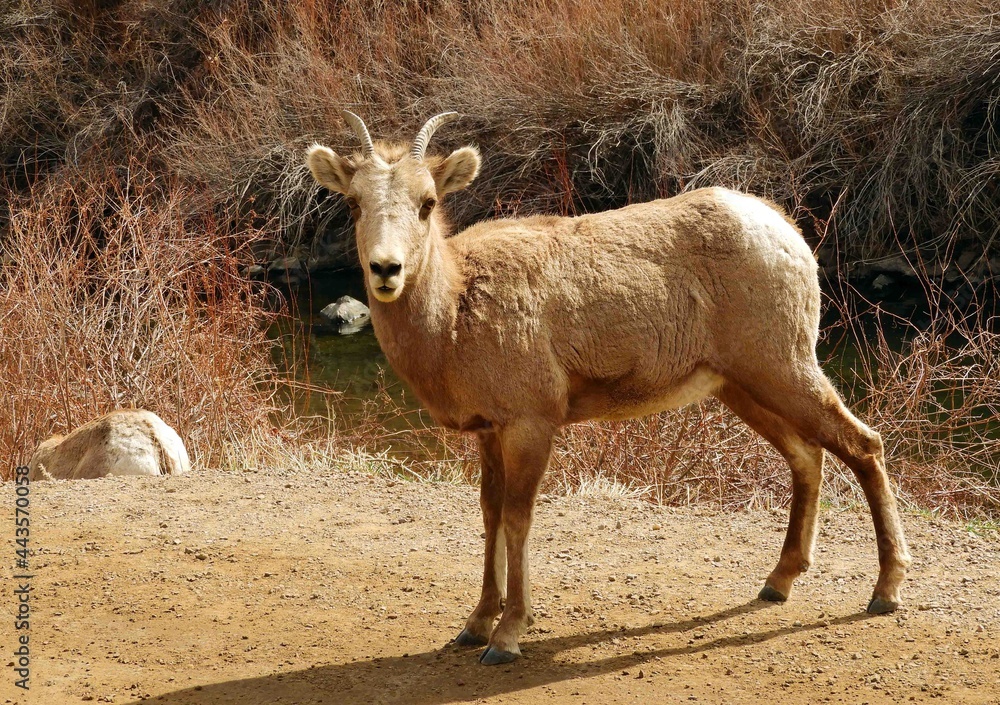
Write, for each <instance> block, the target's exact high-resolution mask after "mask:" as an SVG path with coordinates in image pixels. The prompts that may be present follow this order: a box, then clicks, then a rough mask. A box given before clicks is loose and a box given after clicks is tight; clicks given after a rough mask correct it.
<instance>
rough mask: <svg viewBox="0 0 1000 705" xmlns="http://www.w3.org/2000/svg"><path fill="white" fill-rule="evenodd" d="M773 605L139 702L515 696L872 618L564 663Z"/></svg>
mask: <svg viewBox="0 0 1000 705" xmlns="http://www.w3.org/2000/svg"><path fill="white" fill-rule="evenodd" d="M771 604H773V603H765V602H761V601H758V600H753V601H751V602H748V603H746V604H744V605H739V606H737V607H732V608H730V609H727V610H723V611H721V612H716V613H715V614H711V615H707V616H699V617H696V618H693V619H688V620H683V621H679V622H667V623H655V624H650V625H647V626H644V627H637V628H634V629H616V630H601V631H594V632H589V633H586V634H577V635H573V636H565V637H554V638H550V639H539V640H526V641H523V642H522V650H523V651H524V653H525V655H526V657H527V658H524V659H521V660H519V661H516V662H514V663H513V664H508V665H506V666H494V667H486V666H481V665H480V664H479V663H478V662H477V659H476V656H477V655H478V653H479V651H480V650H479V649H459V648H457V647H455V646H451V645H448V646H445V647H443V648H441V649H436V650H434V651H428V652H425V653H421V654H412V655H409V656H393V657H385V658H377V659H370V660H365V661H354V662H351V663H341V664H335V665H329V666H317V667H314V668H309V669H305V670H301V671H292V672H286V673H276V674H273V675H268V676H261V677H258V678H246V679H241V680H234V681H227V682H224V683H214V684H210V685H206V686H198V687H194V688H186V689H183V690H177V691H174V692H172V693H166V694H163V695H160V696H156V697H154V698H150V699H144V700H140V701H136V702H137V703H168V704H170V703H178V704H179V703H184V704H185V705H190V704H192V703H193V704H195V705H208V704H209V703H212V704H213V705H218V704H220V703H234V704H235V703H239V704H240V705H264V704H266V705H274V704H277V703H302V704H304V703H330V704H331V705H332V704H334V703H337V704H339V703H355V702H357V703H385V704H394V703H400V704H403V703H405V704H406V705H442V704H443V703H450V702H462V701H471V700H476V699H479V698H488V697H492V696H496V695H504V694H507V693H515V692H518V691H521V690H526V689H529V688H535V687H538V686H543V685H549V684H552V683H558V682H561V681H567V680H572V679H576V678H591V677H594V676H600V675H605V674H610V673H616V672H619V671H622V670H630V669H633V668H636V667H639V666H642V665H643V664H645V663H647V662H648V661H651V660H653V659H654V658H656V657H659V658H660V659H666V658H670V657H683V656H690V655H693V654H698V653H703V652H711V651H713V650H716V649H722V648H727V647H732V646H749V645H753V644H760V643H763V642H766V641H769V640H771V639H774V638H777V637H782V636H786V635H789V634H795V633H797V632H807V631H810V630H813V629H818V628H821V627H827V626H833V625H843V624H850V623H852V622H857V621H860V620H863V619H867V618H869V615H867V614H865V613H863V612H860V613H855V614H850V615H845V616H842V617H838V618H835V619H829V620H823V621H822V622H811V623H808V624H802V625H800V626H789V627H781V628H778V629H771V630H767V631H762V632H756V633H753V632H751V633H742V632H741V633H740V634H738V635H737V634H732V635H729V636H723V637H720V638H717V639H705V641H701V642H699V643H696V644H692V643H689V644H688V645H687V646H683V647H672V648H662V649H650V650H646V651H634V652H633V653H630V654H621V655H616V656H613V657H609V658H603V659H598V660H587V659H580V658H579V655H577V657H576V658H573V659H572V660H561V659H560V658H558V657H559V656H560V655H561V654H565V653H566V652H568V651H572V650H574V649H580V648H583V647H591V646H595V645H597V644H600V643H602V642H605V641H608V640H610V639H612V638H618V639H628V638H632V637H642V636H647V635H652V636H655V635H665V634H675V633H679V632H685V631H691V630H695V629H699V628H704V627H705V626H707V625H710V624H714V623H719V622H724V621H726V620H729V619H732V618H734V617H739V616H741V615H746V614H750V613H752V612H756V611H758V610H761V609H766V608H767V607H768V606H769V605H771Z"/></svg>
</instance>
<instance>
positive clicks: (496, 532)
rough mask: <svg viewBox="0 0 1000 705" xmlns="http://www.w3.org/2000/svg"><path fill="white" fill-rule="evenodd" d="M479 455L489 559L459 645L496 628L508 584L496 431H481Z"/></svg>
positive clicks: (477, 641) (481, 640) (478, 642)
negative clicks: (479, 590) (495, 624)
mask: <svg viewBox="0 0 1000 705" xmlns="http://www.w3.org/2000/svg"><path fill="white" fill-rule="evenodd" d="M477 436H478V438H479V459H480V464H481V466H482V478H481V480H480V483H479V505H480V507H482V510H483V526H484V527H485V529H486V559H485V561H484V567H483V592H482V595H481V596H480V598H479V604H478V605H476V609H474V610H473V611H472V614H471V615H470V616H469V619H468V621H467V622H466V623H465V629H463V630H462V633H461V634H459V635H458V636H457V637H456V638H455V643H456V644H458V645H459V646H483V645H484V644H486V642H487V641H489V638H490V632H491V631H493V620H494V619H496V616H497V615H498V614H500V610H501V600H503V596H504V590H505V589H506V586H507V554H506V551H505V545H504V544H505V542H504V532H503V526H501V523H500V522H501V514H502V511H503V493H504V466H503V453H502V451H501V448H500V439H499V438H497V434H496V433H494V432H492V431H489V432H486V431H480V432H479V433H478V434H477Z"/></svg>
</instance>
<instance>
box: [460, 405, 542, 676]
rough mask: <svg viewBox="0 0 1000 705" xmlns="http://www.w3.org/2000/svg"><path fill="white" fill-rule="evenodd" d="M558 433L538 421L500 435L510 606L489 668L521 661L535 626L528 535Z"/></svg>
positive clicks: (493, 641) (494, 639)
mask: <svg viewBox="0 0 1000 705" xmlns="http://www.w3.org/2000/svg"><path fill="white" fill-rule="evenodd" d="M554 433H555V428H554V427H553V426H552V425H551V424H548V423H544V422H541V423H540V422H537V421H532V422H528V421H520V422H517V423H513V424H508V425H507V426H505V427H504V428H503V429H502V430H501V431H500V445H501V448H502V451H503V463H504V473H505V477H504V480H505V481H504V493H503V510H502V513H501V517H502V522H501V523H502V526H503V533H504V538H505V539H506V544H507V602H506V604H505V605H504V609H503V614H502V615H501V617H500V622H499V624H497V627H496V629H494V630H493V634H492V635H491V636H490V641H489V646H488V647H487V649H486V650H485V651H484V652H483V654H482V656H480V658H479V661H480V663H483V664H486V665H488V666H492V665H494V664H498V663H508V662H510V661H513V660H514V659H516V658H517V657H518V656H519V655H520V654H521V649H520V648H519V647H518V645H517V641H518V639H519V638H520V637H521V635H522V634H523V633H524V632H525V631H526V630H527V628H528V626H529V625H530V624H531V622H532V616H531V588H530V585H529V582H528V532H529V531H530V529H531V519H532V514H533V512H534V507H535V496H536V495H537V494H538V486H539V484H540V483H541V481H542V476H543V475H544V474H545V468H546V467H547V466H548V463H549V455H550V454H551V452H552V436H553V434H554Z"/></svg>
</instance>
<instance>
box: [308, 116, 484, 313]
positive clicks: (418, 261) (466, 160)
mask: <svg viewBox="0 0 1000 705" xmlns="http://www.w3.org/2000/svg"><path fill="white" fill-rule="evenodd" d="M457 115H458V114H457V113H442V114H440V115H437V116H435V117H432V118H431V119H430V120H428V121H427V123H426V124H425V125H424V126H423V128H422V129H421V130H420V132H419V133H418V134H417V137H416V139H415V140H414V142H413V145H412V147H411V148H410V150H409V152H406V151H405V149H399V148H398V147H397V148H393V147H388V148H384V147H380V148H379V149H376V147H375V145H374V143H373V142H372V138H371V136H370V135H369V134H368V128H366V127H365V123H364V122H363V121H362V120H361V118H359V117H358V116H357V115H355V114H354V113H348V112H345V113H344V119H345V120H346V121H347V123H348V124H349V125H350V126H351V127H352V128H353V129H354V132H355V133H356V134H357V135H358V137H359V138H360V140H361V144H362V152H361V154H359V155H354V156H350V157H342V156H339V155H337V154H335V153H334V152H333V151H331V150H330V149H327V148H326V147H323V146H320V145H313V146H312V147H311V148H310V149H309V152H308V154H307V155H306V165H307V166H308V167H309V170H310V171H311V172H312V175H313V177H314V178H315V179H316V181H318V182H319V183H320V185H322V186H325V187H326V188H328V189H330V190H331V191H337V192H339V193H342V194H344V196H346V197H347V204H348V206H349V207H350V209H351V215H352V216H353V217H354V233H355V237H356V238H357V242H358V255H359V256H360V258H361V266H362V267H363V268H364V269H366V270H367V272H368V276H367V277H366V281H367V282H368V291H369V293H370V294H371V296H373V297H374V298H376V299H378V300H379V301H382V302H384V303H388V302H390V301H395V300H396V299H398V298H399V296H400V294H402V292H403V287H404V285H405V284H406V278H407V276H408V275H409V274H410V273H412V272H418V271H420V268H421V266H422V263H423V260H424V257H425V256H426V254H427V251H428V242H429V235H430V230H431V227H432V226H433V224H434V215H435V214H434V209H435V207H436V206H437V204H438V202H439V201H440V200H441V199H442V198H444V197H445V195H447V194H449V193H451V192H452V191H459V190H461V189H463V188H465V187H466V186H468V185H469V184H470V183H471V182H472V180H473V179H474V178H476V174H478V173H479V151H478V150H477V149H476V148H475V147H462V148H461V149H457V150H455V151H454V152H452V153H451V154H450V155H449V156H447V157H445V158H440V157H429V158H428V157H426V156H425V151H426V149H427V142H428V141H429V140H430V138H431V136H432V135H433V134H434V131H435V130H436V129H437V128H438V127H440V126H441V125H443V124H444V123H446V122H448V121H450V120H452V119H454V118H455V117H457Z"/></svg>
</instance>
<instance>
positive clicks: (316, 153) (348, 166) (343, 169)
mask: <svg viewBox="0 0 1000 705" xmlns="http://www.w3.org/2000/svg"><path fill="white" fill-rule="evenodd" d="M306 166H308V167H309V171H311V172H312V175H313V178H314V179H316V181H317V182H318V183H319V185H320V186H325V187H326V188H328V189H330V190H331V191H337V192H339V193H347V189H348V188H350V186H351V179H353V178H354V172H355V171H356V170H357V166H355V164H354V162H352V161H351V160H350V159H345V158H344V157H341V156H339V155H337V153H336V152H334V151H333V150H332V149H328V148H326V147H324V146H322V145H318V144H314V145H313V146H312V147H310V148H309V151H308V152H306Z"/></svg>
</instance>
